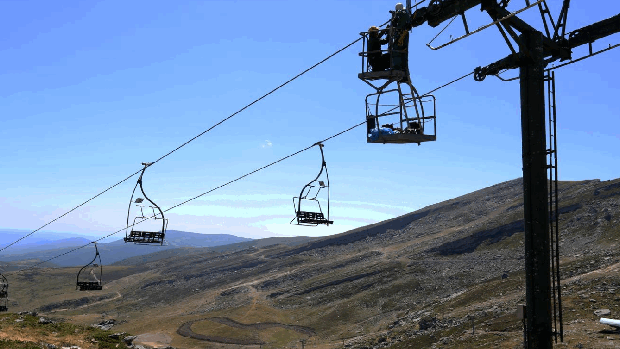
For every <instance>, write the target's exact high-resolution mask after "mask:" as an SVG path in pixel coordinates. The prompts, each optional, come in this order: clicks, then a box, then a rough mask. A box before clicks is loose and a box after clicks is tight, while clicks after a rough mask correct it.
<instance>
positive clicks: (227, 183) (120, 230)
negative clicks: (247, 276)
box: [20, 121, 366, 271]
mask: <svg viewBox="0 0 620 349" xmlns="http://www.w3.org/2000/svg"><path fill="white" fill-rule="evenodd" d="M365 123H366V121H362V122H360V123H358V124H356V125H354V126H351V127H349V128H348V129H346V130H344V131H340V132H338V133H336V134H334V135H332V136H330V137H327V138H325V139H324V140H322V141H319V142H316V143H314V144H312V145H311V146H308V147H306V148H303V149H301V150H298V151H296V152H294V153H292V154H289V155H287V156H285V157H283V158H280V159H278V160H276V161H274V162H272V163H270V164H267V165H265V166H262V167H260V168H257V169H256V170H254V171H252V172H248V173H246V174H244V175H242V176H240V177H237V178H235V179H233V180H231V181H228V182H226V183H224V184H222V185H219V186H217V187H215V188H212V189H210V190H208V191H206V192H204V193H202V194H199V195H196V196H194V197H193V198H191V199H188V200H185V201H183V202H181V203H178V204H176V205H174V206H171V207H169V208H167V209H166V210H164V212H168V211H170V210H172V209H174V208H177V207H179V206H182V205H185V204H186V203H188V202H190V201H193V200H196V199H198V198H200V197H202V196H204V195H207V194H209V193H211V192H214V191H216V190H218V189H220V188H223V187H225V186H228V185H230V184H232V183H234V182H237V181H239V180H241V179H243V178H245V177H248V176H250V175H252V174H254V173H256V172H259V171H262V170H264V169H266V168H268V167H271V166H273V165H275V164H277V163H280V162H282V161H284V160H286V159H288V158H291V157H293V156H295V155H299V154H300V153H303V152H304V151H306V150H308V149H310V148H312V147H314V146H315V145H317V144H318V143H323V142H326V141H328V140H330V139H332V138H336V137H338V136H340V135H342V134H344V133H346V132H349V131H351V130H353V129H354V128H356V127H359V126H361V125H363V124H365ZM158 215H159V214H155V215H153V216H150V217H147V218H145V219H143V220H141V221H139V222H136V223H134V224H132V225H128V226H127V227H124V228H122V229H119V230H117V231H115V232H113V233H110V234H108V235H106V236H103V237H101V238H99V239H97V240H94V241H92V242H89V243H87V244H85V245H82V246H78V247H75V248H73V249H71V250H69V251H66V252H63V253H61V254H59V255H57V256H55V257H52V258H49V259H47V260H45V261H42V262H39V263H36V264H33V265H32V266H30V267H28V268H24V269H21V270H20V271H26V270H29V269H34V268H35V267H37V266H39V265H41V264H44V263H47V262H49V261H51V260H53V259H56V258H59V257H62V256H65V255H67V254H69V253H72V252H75V251H77V250H80V249H82V248H84V247H87V246H90V244H91V243H93V242H99V241H101V240H103V239H106V238H109V237H111V236H113V235H115V234H118V233H120V232H122V231H124V230H126V229H127V228H131V227H133V226H135V225H138V224H140V223H142V222H144V221H147V220H149V219H152V218H155V217H157V216H158Z"/></svg>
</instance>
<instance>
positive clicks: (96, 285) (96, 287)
mask: <svg viewBox="0 0 620 349" xmlns="http://www.w3.org/2000/svg"><path fill="white" fill-rule="evenodd" d="M93 243H94V244H95V257H94V258H93V260H92V261H90V263H88V264H86V265H85V266H83V267H82V269H80V271H78V274H77V280H76V284H75V289H76V290H79V291H100V290H102V289H103V286H102V285H101V278H102V277H103V265H102V264H101V255H100V254H99V249H98V248H97V243H95V242H93ZM97 258H99V263H95V261H96V260H97ZM89 266H91V268H92V269H90V271H89V276H90V275H92V276H93V278H94V279H95V281H84V279H86V278H87V277H88V276H84V275H82V277H81V278H80V274H82V272H83V271H84V269H86V268H87V267H89ZM97 267H99V276H97V275H96V273H95V272H94V271H95V270H96V269H97ZM80 279H82V281H80Z"/></svg>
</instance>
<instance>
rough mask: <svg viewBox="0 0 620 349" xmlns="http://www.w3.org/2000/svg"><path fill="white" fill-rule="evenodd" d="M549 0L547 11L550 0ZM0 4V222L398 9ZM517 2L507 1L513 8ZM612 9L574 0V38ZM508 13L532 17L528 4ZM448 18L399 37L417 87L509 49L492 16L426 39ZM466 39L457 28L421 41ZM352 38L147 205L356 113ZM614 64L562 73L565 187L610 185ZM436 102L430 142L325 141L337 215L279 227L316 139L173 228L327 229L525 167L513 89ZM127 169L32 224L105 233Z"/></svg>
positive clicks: (132, 162) (74, 187)
mask: <svg viewBox="0 0 620 349" xmlns="http://www.w3.org/2000/svg"><path fill="white" fill-rule="evenodd" d="M548 3H549V6H550V8H551V11H552V13H553V14H554V17H557V13H558V12H559V9H560V6H561V1H560V0H549V1H548ZM0 4H1V6H2V8H3V11H2V14H0V16H2V18H1V20H0V32H1V33H2V34H0V35H2V36H1V38H2V39H1V40H0V67H1V68H0V81H2V84H0V120H1V121H2V123H1V124H2V127H0V137H2V139H3V142H2V143H1V144H0V164H1V165H0V168H1V169H2V170H1V171H0V212H1V213H0V216H1V219H2V222H1V223H0V228H12V229H24V230H33V229H36V228H38V227H40V226H41V225H43V224H44V223H47V222H48V221H50V220H52V219H54V218H56V217H57V216H59V215H60V214H62V213H64V212H66V211H67V210H69V209H71V208H73V207H74V206H76V205H78V204H80V203H82V202H83V201H85V200H86V199H88V198H90V197H91V196H93V195H95V194H97V193H98V192H100V191H101V190H103V189H105V188H107V187H108V186H110V185H112V184H114V183H116V182H117V181H119V180H121V179H123V178H125V177H126V176H128V175H129V174H131V173H133V172H135V171H137V170H138V169H139V168H140V167H141V166H140V163H141V162H144V161H154V160H156V159H157V158H159V157H160V156H162V155H164V154H166V153H167V152H168V151H170V150H172V149H174V148H176V147H177V146H179V145H180V144H182V143H183V142H185V141H187V140H188V139H190V138H192V137H194V136H195V135H197V134H199V133H200V132H202V131H203V130H205V129H207V128H209V127H210V126H211V125H213V124H214V123H216V122H217V121H219V120H221V119H222V118H224V117H227V116H228V115H230V114H231V113H233V112H235V111H237V110H238V109H240V108H241V107H242V106H244V105H245V104H247V103H249V102H251V101H253V100H254V99H256V98H258V97H260V96H261V95H262V94H264V93H266V92H268V91H269V90H271V89H272V88H274V87H276V86H278V85H279V84H280V83H282V82H284V81H286V80H287V79H289V78H291V77H292V76H294V75H296V74H297V73H299V72H301V71H302V70H304V69H306V68H308V67H310V66H311V65H313V64H314V63H316V62H318V61H320V60H321V59H323V58H325V57H326V56H328V55H329V54H331V53H333V52H334V51H336V50H338V49H340V48H342V47H343V46H345V45H347V44H349V43H350V42H352V41H353V40H355V39H357V38H358V37H359V32H361V31H365V30H367V28H368V27H369V26H370V25H379V24H381V23H384V22H385V21H386V20H387V19H388V18H389V13H388V11H389V10H391V9H393V6H394V4H395V2H394V1H377V0H375V1H314V2H311V3H310V2H307V3H302V2H288V1H177V2H169V1H152V0H151V1H131V2H127V1H65V2H60V3H58V2H49V1H0ZM523 5H524V1H517V0H513V1H512V2H511V4H510V6H509V9H510V10H517V9H519V8H520V7H522V6H523ZM619 12H620V3H619V2H617V1H611V0H609V1H594V2H592V1H590V2H586V1H573V2H572V4H571V8H570V12H569V16H568V30H569V31H570V30H573V29H576V28H579V27H582V26H584V25H587V24H590V23H592V22H595V21H598V20H602V19H604V18H607V17H610V16H612V15H615V14H617V13H619ZM467 15H468V19H469V21H470V27H471V28H477V27H479V26H481V25H483V24H486V23H488V22H489V21H488V19H487V18H484V17H482V16H481V14H480V11H479V9H477V8H474V9H472V10H470V11H469V12H468V13H467ZM521 17H522V18H524V19H526V20H528V22H529V23H532V24H533V25H534V26H535V27H537V28H539V29H542V24H541V22H540V17H539V15H538V11H537V10H535V9H532V10H529V11H527V12H525V13H524V14H523V15H522V16H521ZM442 27H443V26H440V27H437V28H431V27H429V26H427V25H424V26H422V27H418V28H414V29H413V31H412V33H411V40H410V46H409V50H410V71H411V78H412V81H413V84H414V85H415V86H416V87H417V89H418V91H419V92H426V91H429V90H431V89H434V88H435V87H437V86H439V85H442V84H444V83H446V82H448V81H450V80H452V79H454V78H456V77H460V76H462V75H464V74H467V73H469V72H471V71H472V70H473V68H475V67H477V66H483V65H487V64H489V63H491V62H494V61H495V60H497V59H499V58H502V57H504V56H506V55H507V54H508V53H509V49H508V48H507V46H506V44H505V43H504V41H503V39H502V38H501V36H500V34H499V33H498V32H497V30H496V29H495V28H490V29H487V30H486V31H483V32H481V33H479V34H476V35H474V36H472V37H469V38H466V39H464V40H461V41H459V42H457V43H455V44H453V45H451V46H448V47H446V48H444V49H441V50H439V51H431V50H430V49H428V48H427V47H426V46H425V44H426V43H428V42H429V41H430V40H431V39H432V38H433V37H434V36H435V35H436V34H437V33H438V32H439V30H440V29H441V28H442ZM462 33H463V28H462V25H461V23H460V21H455V22H454V23H453V24H452V25H451V26H450V27H449V28H448V29H447V30H446V31H445V32H444V33H443V34H442V35H441V36H440V37H439V38H437V39H436V40H435V42H434V44H439V43H442V42H445V41H446V40H447V39H448V38H449V36H450V35H452V36H453V37H456V36H460V35H461V34H462ZM619 40H620V35H618V34H616V35H613V36H610V37H608V38H606V39H603V40H600V41H599V42H597V43H595V44H594V48H595V49H600V48H604V47H606V46H607V45H608V44H615V43H617V42H618V41H619ZM360 50H361V43H358V44H356V45H354V46H353V47H351V48H349V49H347V50H345V51H344V52H342V53H340V54H339V55H337V56H335V57H334V58H332V59H330V60H329V61H327V62H326V63H324V64H323V65H321V66H319V67H317V68H316V69H314V70H312V71H311V72H309V73H307V74H306V75H304V76H303V77H301V78H299V79H298V80H296V81H294V82H293V83H291V84H289V85H287V86H286V87H285V88H283V89H281V90H279V91H277V92H276V93H274V94H273V95H271V96H269V97H267V98H266V99H264V100H263V101H261V102H259V103H257V104H255V105H254V106H252V107H250V108H249V109H248V110H246V111H244V112H243V113H241V114H239V115H237V116H235V117H234V118H232V119H231V120H229V121H227V122H226V123H224V124H222V125H221V126H219V127H217V128H215V129H214V130H213V131H212V132H209V133H207V134H206V135H204V136H202V137H200V138H198V139H197V140H195V141H193V142H192V143H190V144H189V145H187V146H186V147H184V148H182V149H180V150H179V151H177V152H176V153H174V154H173V155H171V156H169V157H167V158H166V159H164V160H162V161H160V162H159V163H157V164H156V165H154V166H152V167H151V168H149V169H148V171H147V172H146V175H145V177H144V185H145V190H146V192H147V194H148V195H149V197H151V198H153V199H154V201H155V202H157V203H158V204H159V205H160V206H161V207H162V208H164V209H165V208H168V207H171V206H173V205H175V204H177V203H179V202H182V201H184V200H186V199H188V198H191V197H193V196H196V195H198V194H200V193H202V192H205V191H208V190H210V189H212V188H214V187H216V186H218V185H221V184H223V183H225V182H228V181H229V180H231V179H234V178H236V177H238V176H241V175H243V174H245V173H247V172H250V171H252V170H254V169H255V168H258V167H260V166H263V165H265V164H268V163H270V162H272V161H274V160H277V159H279V158H280V157H283V156H286V155H288V154H290V153H293V152H295V151H297V150H300V149H302V148H305V147H307V146H309V145H311V144H313V143H314V142H316V141H318V140H321V139H323V138H326V137H328V136H330V135H332V134H335V133H337V132H339V131H342V130H344V129H346V128H348V127H350V126H352V125H355V124H357V123H359V122H361V121H362V120H363V119H364V117H365V106H364V98H365V96H366V94H368V93H371V92H372V90H371V89H370V88H369V87H368V86H367V85H366V84H365V83H363V82H362V81H360V80H359V79H358V78H357V73H359V71H360V67H361V61H360V58H359V56H358V52H359V51H360ZM586 52H587V49H586V48H585V47H582V48H578V49H576V50H575V51H574V57H575V58H576V57H580V56H581V55H583V54H585V53H586ZM618 61H620V50H612V51H609V52H607V53H604V54H601V55H598V56H596V57H593V58H589V59H587V60H585V61H583V62H579V63H576V64H573V65H570V66H567V67H564V68H561V69H559V70H557V71H556V80H557V88H556V89H557V91H556V93H557V104H558V151H559V152H558V154H559V171H560V180H584V179H594V178H600V179H602V180H608V179H612V178H617V177H619V175H618V174H619V173H620V161H618V160H619V157H620V151H619V150H618V149H620V120H619V118H618V115H619V114H620V106H619V105H618V103H616V100H617V98H618V96H619V95H620V72H619V70H618V69H617V62H618ZM516 73H517V72H509V73H507V75H510V74H516ZM435 96H436V97H437V128H438V131H437V141H436V142H433V143H426V144H422V145H421V146H417V145H380V144H366V142H365V131H364V128H363V127H360V128H357V129H355V130H353V131H350V132H348V133H347V134H344V135H342V136H340V137H338V138H335V139H333V140H330V141H328V142H327V143H326V144H325V148H324V150H325V157H326V161H327V166H328V169H329V174H330V179H331V199H332V200H331V219H333V220H334V221H335V224H334V225H333V226H330V227H317V228H308V227H297V226H292V225H289V224H288V222H289V221H290V219H291V218H292V217H293V214H294V212H293V206H292V200H291V199H292V197H293V196H295V195H297V194H298V193H299V191H300V190H301V187H302V186H303V185H304V184H305V183H307V182H308V181H310V180H311V179H313V178H314V176H315V175H316V173H317V172H318V170H319V169H320V153H319V151H318V149H316V148H313V149H311V150H309V151H306V152H304V153H302V154H300V155H298V156H295V157H293V158H291V159H288V160H286V161H284V162H282V163H280V164H278V165H275V166H273V167H271V168H269V169H266V170H264V171H261V172H259V173H257V174H255V175H252V176H251V177H248V178H246V179H244V180H242V181H239V182H237V183H235V184H232V185H230V186H227V187H225V188H223V189H220V190H217V191H215V192H213V193H212V194H209V195H206V196H204V197H202V198H201V199H198V200H196V201H193V202H191V203H189V204H187V205H185V206H182V207H179V208H176V209H174V210H172V211H170V213H169V214H167V218H169V220H170V225H169V228H170V229H176V230H186V231H194V232H199V233H230V234H234V235H238V236H244V237H253V238H258V237H267V236H294V235H311V236H320V235H329V234H335V233H340V232H343V231H346V230H348V229H351V228H355V227H359V226H362V225H365V224H368V223H372V222H376V221H380V220H384V219H387V218H391V217H395V216H398V215H400V214H404V213H407V212H410V211H413V210H416V209H419V208H421V207H424V206H427V205H430V204H433V203H436V202H440V201H443V200H446V199H450V198H453V197H456V196H459V195H462V194H466V193H468V192H471V191H474V190H477V189H481V188H484V187H487V186H490V185H493V184H496V183H498V182H502V181H506V180H511V179H514V178H517V177H520V176H521V175H522V173H521V130H520V111H519V85H518V83H517V82H509V83H505V82H501V81H499V80H498V79H496V78H494V77H488V78H487V79H486V80H485V81H484V82H475V81H473V78H471V77H468V78H466V79H464V80H462V81H460V82H458V83H455V84H453V85H451V86H449V87H446V88H444V89H442V90H439V91H437V92H436V93H435ZM136 180H137V177H134V178H132V179H130V180H129V181H127V182H125V183H124V184H122V185H119V186H118V187H117V188H114V189H112V190H111V191H109V192H107V193H106V194H104V195H102V196H101V197H99V198H97V199H96V200H94V201H92V202H91V203H88V204H87V205H85V206H84V207H82V208H80V209H79V210H76V211H75V212H73V213H71V214H70V215H68V216H66V217H64V218H63V219H61V220H59V221H57V222H55V223H53V224H52V225H50V226H48V227H46V228H45V230H48V231H49V230H51V231H62V232H75V233H81V234H90V235H93V236H102V235H105V234H109V233H111V232H113V231H116V230H118V229H120V228H122V227H123V226H124V223H125V219H126V208H127V203H128V201H129V196H130V195H131V190H132V188H133V186H134V184H135V181H136ZM117 237H119V238H120V237H122V235H121V234H118V235H117Z"/></svg>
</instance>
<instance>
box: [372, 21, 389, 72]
mask: <svg viewBox="0 0 620 349" xmlns="http://www.w3.org/2000/svg"><path fill="white" fill-rule="evenodd" d="M384 34H385V32H381V31H379V28H377V27H375V26H374V25H373V26H372V27H370V28H369V29H368V64H370V66H371V68H372V71H383V70H386V69H389V68H390V54H389V53H383V52H382V51H381V45H385V44H387V43H388V39H387V38H386V39H381V38H382V37H383V35H384Z"/></svg>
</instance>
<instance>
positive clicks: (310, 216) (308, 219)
mask: <svg viewBox="0 0 620 349" xmlns="http://www.w3.org/2000/svg"><path fill="white" fill-rule="evenodd" d="M315 145H318V146H319V149H320V150H321V159H322V162H321V170H320V171H319V174H317V175H316V177H315V178H314V179H313V180H312V181H310V182H309V183H308V184H306V185H305V186H304V187H303V188H302V189H301V192H300V193H299V196H295V197H294V198H293V208H294V209H295V218H293V219H292V220H291V222H290V223H291V224H292V223H293V222H294V221H296V224H297V225H307V226H317V225H319V224H324V225H327V226H329V225H330V224H334V221H330V220H329V174H328V173H327V164H326V163H325V155H324V153H323V144H322V143H317V144H315ZM323 171H325V180H319V178H320V177H321V175H322V174H323ZM314 190H316V192H315V193H314V196H312V195H311V193H312V192H314ZM321 190H324V191H327V217H325V215H324V214H323V210H322V208H321V203H320V201H319V199H318V195H319V193H320V192H321ZM309 196H310V197H309ZM310 202H314V203H316V205H315V207H316V208H318V210H316V209H315V210H314V211H308V210H302V203H303V206H304V208H305V207H306V206H307V205H309V204H310Z"/></svg>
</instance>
